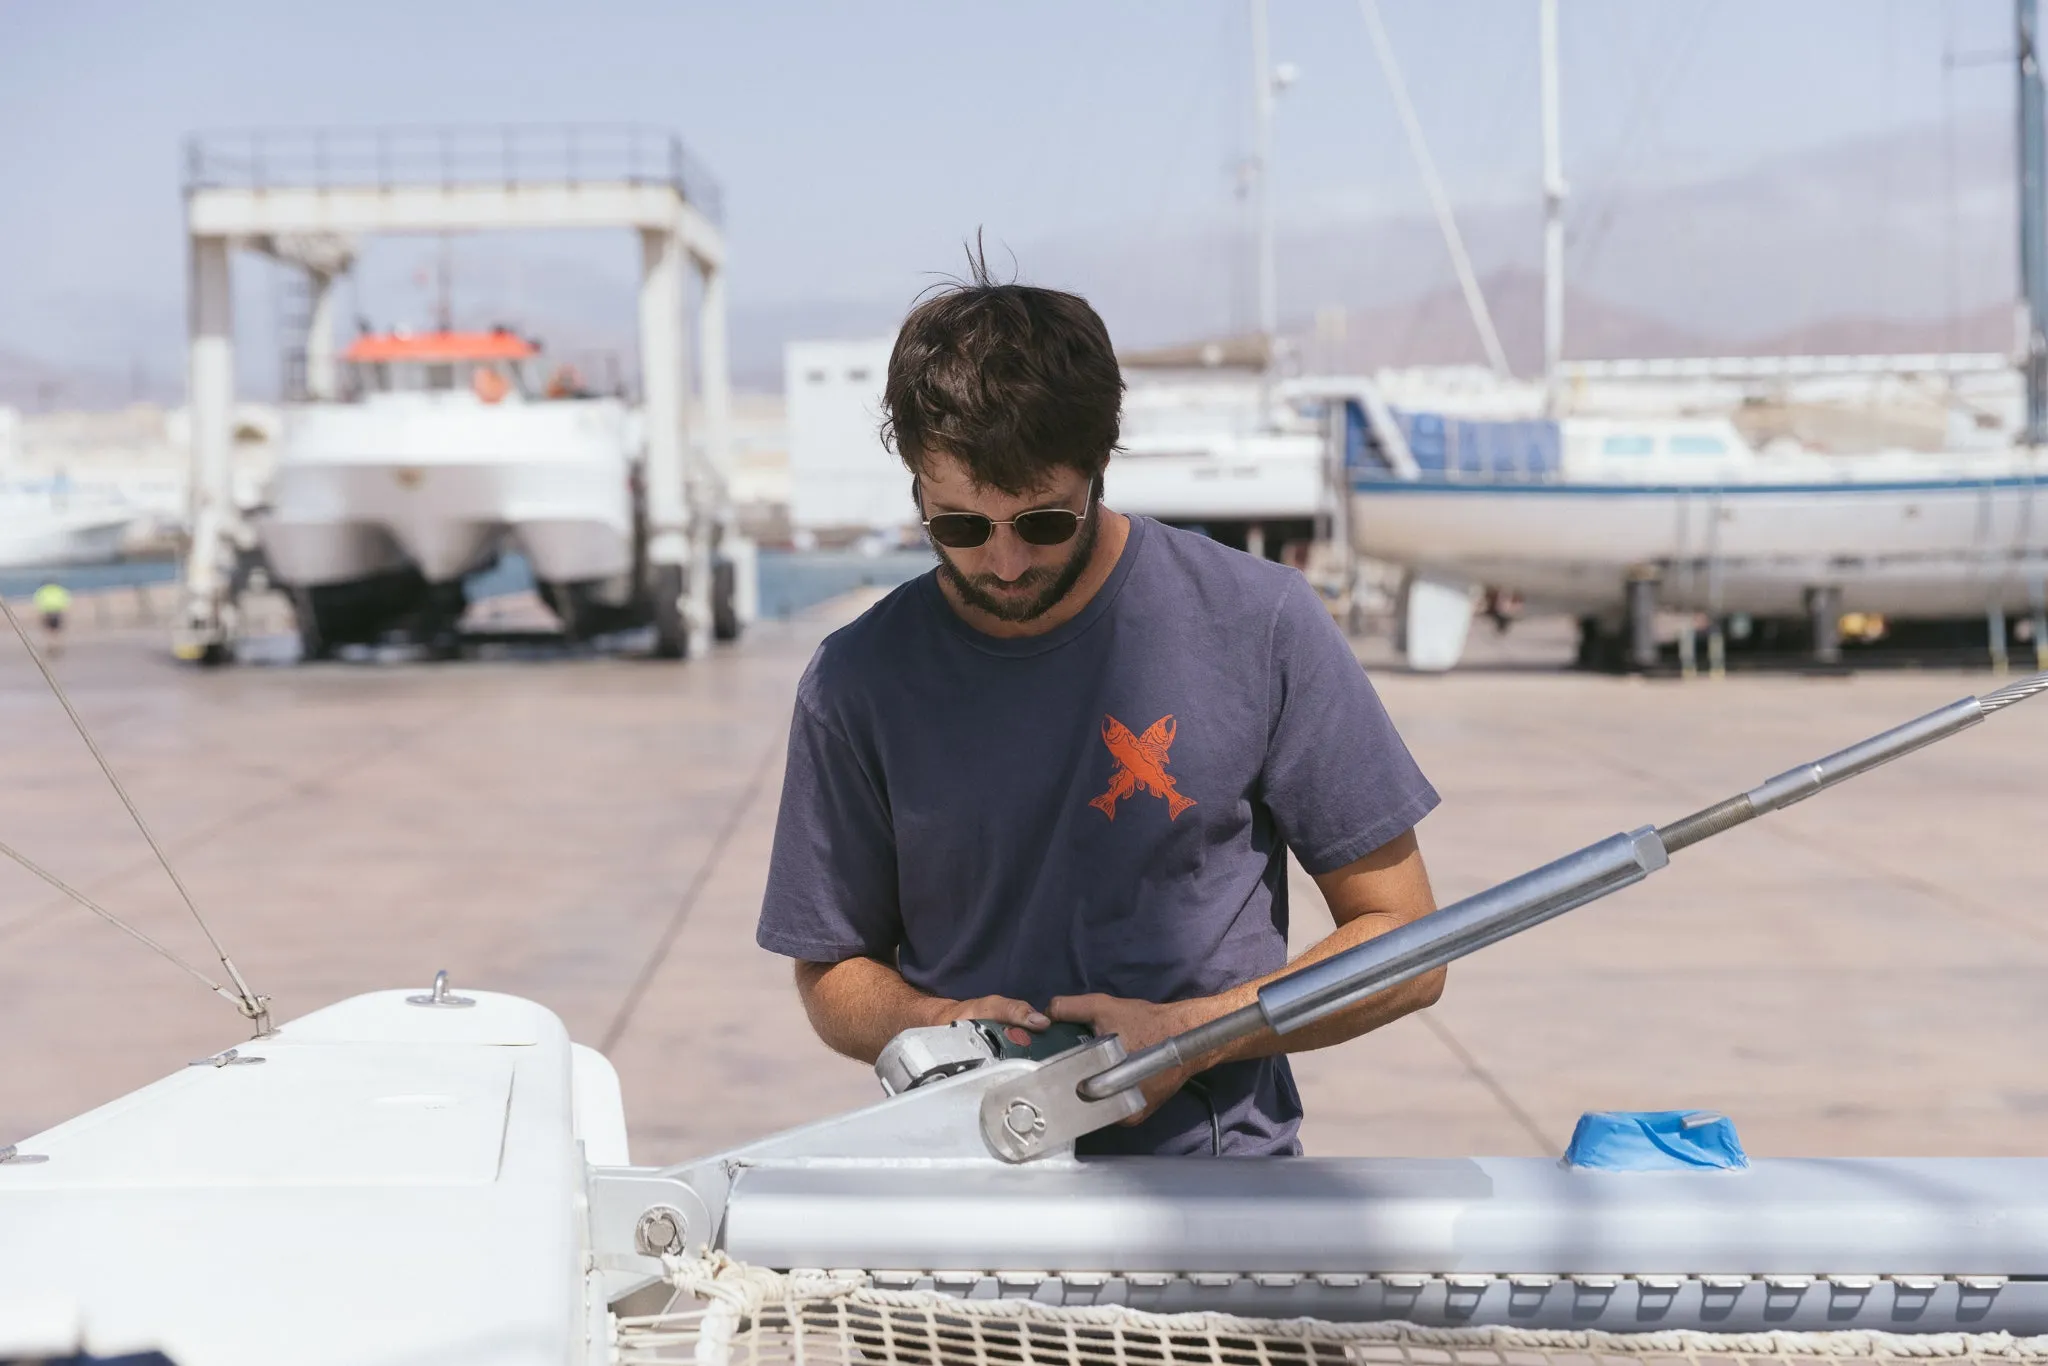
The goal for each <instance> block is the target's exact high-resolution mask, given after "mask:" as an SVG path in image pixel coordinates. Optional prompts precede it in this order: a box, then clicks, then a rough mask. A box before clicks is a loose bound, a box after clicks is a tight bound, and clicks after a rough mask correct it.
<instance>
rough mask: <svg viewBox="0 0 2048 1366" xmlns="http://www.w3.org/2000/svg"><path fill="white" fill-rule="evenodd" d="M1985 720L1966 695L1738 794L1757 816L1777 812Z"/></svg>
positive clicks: (1975, 702)
mask: <svg viewBox="0 0 2048 1366" xmlns="http://www.w3.org/2000/svg"><path fill="white" fill-rule="evenodd" d="M1983 719H1984V708H1983V707H1982V705H1980V704H1979V703H1978V701H1977V699H1976V698H1974V697H1965V698H1964V699H1963V700H1962V701H1960V702H1951V703H1949V704H1948V705H1947V706H1946V707H1943V708H1942V709H1941V710H1939V711H1931V712H1928V713H1927V714H1926V715H1925V716H1920V717H1915V718H1914V719H1913V720H1911V721H1908V722H1907V723H1906V724H1905V725H1903V726H1894V727H1892V728H1891V729H1890V730H1888V731H1886V732H1884V733H1883V734H1882V735H1873V736H1871V737H1870V738H1869V739H1868V740H1859V741H1857V742H1856V743H1855V744H1853V745H1851V746H1849V747H1848V748H1847V749H1843V750H1837V751H1835V752H1834V753H1833V754H1830V755H1828V756H1827V757H1826V758H1825V759H1816V760H1814V761H1813V762H1812V763H1810V764H1801V765H1800V766H1799V767H1798V768H1794V769H1788V770H1786V771H1785V772H1783V773H1780V774H1779V775H1778V776H1777V777H1775V778H1770V779H1766V780H1765V781H1764V782H1762V783H1760V784H1758V785H1757V786H1756V787H1753V788H1751V789H1750V790H1749V791H1748V792H1746V793H1744V794H1743V795H1744V796H1746V797H1748V798H1749V802H1750V805H1752V806H1754V807H1755V808H1756V812H1757V814H1758V815H1762V814H1763V813H1764V812H1766V811H1779V810H1783V809H1784V808H1785V807H1788V806H1790V805H1792V804H1793V803H1794V802H1801V801H1805V800H1806V799H1807V798H1808V797H1811V796H1812V795H1813V794H1814V793H1816V792H1819V791H1820V790H1821V789H1822V788H1826V787H1833V786H1834V785H1835V784H1836V783H1839V782H1842V781H1843V780H1844V779H1848V778H1853V777H1855V776H1856V775H1857V774H1859V773H1868V772H1869V771H1870V770H1871V769H1873V768H1876V767H1877V766H1878V765H1879V764H1883V763H1889V762H1890V761H1891V760H1893V759H1896V758H1898V757H1899V756H1900V755H1902V754H1911V753H1912V752H1913V751H1914V750H1916V749H1919V748H1921V747H1922V746H1924V745H1931V744H1933V743H1934V742H1935V741H1936V740H1942V739H1946V738H1947V737H1949V736H1951V735H1954V734H1955V733H1956V732H1957V731H1959V730H1967V729H1969V728H1970V727H1971V726H1974V725H1976V724H1977V723H1978V722H1979V721H1982V720H1983Z"/></svg>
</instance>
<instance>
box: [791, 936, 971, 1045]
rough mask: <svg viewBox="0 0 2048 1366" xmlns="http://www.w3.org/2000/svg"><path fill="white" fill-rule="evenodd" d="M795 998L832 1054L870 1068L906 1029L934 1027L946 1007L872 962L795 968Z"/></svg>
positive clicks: (849, 961)
mask: <svg viewBox="0 0 2048 1366" xmlns="http://www.w3.org/2000/svg"><path fill="white" fill-rule="evenodd" d="M796 986H797V993H798V994H799V995H800V996H802V997H803V1002H804V1013H805V1014H807V1015H809V1016H810V1017H811V1028H812V1029H814V1030H816V1031H817V1033H818V1037H819V1038H821V1039H823V1040H824V1041H825V1043H826V1045H827V1046H828V1047H830V1048H831V1049H832V1050H833V1051H834V1052H837V1053H844V1054H845V1055H846V1056H847V1057H849V1058H858V1059H860V1061H862V1062H865V1063H872V1062H873V1061H874V1060H875V1059H876V1057H878V1056H879V1055H880V1054H881V1051H882V1048H883V1046H884V1045H885V1044H887V1043H888V1042H889V1040H891V1039H893V1038H895V1037H896V1036H897V1035H898V1034H900V1033H902V1032H903V1031H904V1030H906V1029H912V1028H915V1027H916V1026H918V1025H929V1024H937V1023H939V1016H940V1014H941V1013H942V1012H943V1011H944V1010H945V1008H946V1007H947V1006H949V1005H951V1004H952V1002H950V1001H943V1000H941V999H939V998H938V997H936V996H928V995H926V994H925V993H924V992H922V991H919V990H918V989H917V988H916V987H914V986H912V985H910V983H908V982H906V981H904V980H903V974H901V973H899V972H898V971H896V969H894V968H892V967H890V966H889V965H888V964H886V963H883V962H879V961H877V960H876V959H873V958H849V959H847V960H845V961H844V962H840V963H804V962H799V963H798V964H797V965H796Z"/></svg>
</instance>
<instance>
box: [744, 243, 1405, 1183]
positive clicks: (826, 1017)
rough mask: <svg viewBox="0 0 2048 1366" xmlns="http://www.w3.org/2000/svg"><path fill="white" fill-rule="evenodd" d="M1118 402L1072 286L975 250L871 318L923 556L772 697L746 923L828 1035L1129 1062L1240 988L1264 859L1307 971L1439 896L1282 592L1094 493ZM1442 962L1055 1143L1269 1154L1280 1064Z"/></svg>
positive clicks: (1284, 583)
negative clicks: (1066, 1050)
mask: <svg viewBox="0 0 2048 1366" xmlns="http://www.w3.org/2000/svg"><path fill="white" fill-rule="evenodd" d="M1122 393H1123V381H1122V377H1121V374H1120V372H1119V370H1118V368H1117V363H1116V357H1115V354H1114V352H1113V351H1112V350H1111V347H1110V342H1109V336H1108V333H1107V332H1106V331H1105V329H1104V328H1103V325H1102V321H1101V319H1100V318H1098V317H1097V316H1096V314H1095V311H1094V310H1093V309H1092V308H1090V307H1089V306H1088V304H1087V303H1086V301H1084V300H1082V299H1080V298H1078V297H1077V296H1075V295H1072V294H1063V293H1059V292H1056V291H1052V290H1046V289H1035V288H1028V287H1024V286H1019V285H998V284H994V283H991V282H990V280H989V279H988V277H987V274H986V272H985V270H984V269H982V268H981V266H980V264H979V263H978V262H977V263H976V269H975V273H974V279H973V280H972V281H971V282H968V283H965V284H962V285H959V286H957V287H952V288H948V289H946V290H945V291H943V292H941V293H939V294H937V295H935V296H932V297H928V298H926V299H925V300H924V301H923V302H922V303H920V304H919V305H918V306H917V307H916V308H915V309H913V310H912V312H911V313H910V315H909V317H908V318H907V319H906V320H905V321H904V324H903V328H902V332H901V333H900V335H899V336H898V337H897V340H896V346H895V350H894V352H893V354H892V355H891V356H890V359H889V373H888V379H887V385H886V390H885V395H884V398H885V403H886V406H887V410H888V421H887V426H886V428H885V431H886V433H887V434H888V436H889V437H890V439H891V440H892V442H893V444H894V446H895V448H896V451H897V453H898V454H899V455H900V456H901V457H902V459H903V461H904V463H905V464H906V465H907V466H908V467H909V469H910V471H911V473H912V476H913V495H914V497H915V498H916V500H917V504H918V507H919V510H920V516H921V517H922V519H923V521H924V524H925V527H926V529H927V531H928V533H929V535H930V537H931V540H932V541H933V543H934V544H935V546H936V548H937V550H938V555H939V565H938V568H937V569H936V570H935V571H934V572H933V573H931V574H927V575H925V576H923V577H922V578H919V579H916V580H913V581H912V582H910V583H908V584H906V585H904V586H903V587H901V588H899V589H897V590H896V591H895V592H893V593H891V594H890V595H889V596H888V597H886V598H884V599H883V600H882V601H881V602H879V603H877V604H876V605H875V606H874V607H873V608H871V609H870V610H869V611H867V612H866V613H865V614H863V615H862V616H861V617H860V618H859V620H857V621H855V622H853V623H852V624H851V625H849V626H847V627H845V628H844V629H842V630H840V631H837V632H835V633H834V634H833V635H832V636H831V637H829V638H828V639H827V640H826V641H825V643H824V644H823V645H822V646H820V647H819V649H818V652H817V655H816V657H815V658H814V659H813V660H812V661H811V666H810V668H809V670H808V671H807V672H806V673H805V674H804V677H803V681H802V682H801V684H799V686H798V690H797V700H796V708H795V719H794V722H793V724H792V727H791V732H790V746H789V760H788V769H787V772H786V774H785V777H784V780H783V791H782V808H781V814H780V818H779V820H778V822H777V825H776V831H775V850H774V856H773V860H772V863H771V866H770V871H769V879H768V890H767V896H766V899H765V902H764V904H763V906H762V911H761V920H760V926H759V930H758V933H757V938H758V941H759V942H760V944H761V945H762V947H764V948H767V949H769V950H771V951H773V952H776V953H779V954H784V955H786V956H788V957H790V958H793V959H795V960H796V981H797V988H798V991H799V992H800V993H801V995H802V998H803V1003H804V1007H805V1010H806V1011H807V1012H808V1013H809V1016H810V1019H811V1023H812V1026H813V1027H814V1028H815V1029H816V1030H817V1032H818V1034H819V1036H820V1037H821V1038H822V1039H823V1040H824V1041H825V1042H826V1043H827V1044H829V1045H830V1046H831V1047H833V1048H835V1049H837V1050H838V1051H840V1052H841V1053H845V1054H848V1055H850V1056H852V1057H855V1058H858V1059H861V1060H862V1061H866V1062H872V1061H873V1060H874V1058H875V1056H876V1054H877V1053H879V1052H880V1050H881V1049H882V1046H883V1045H884V1044H886V1043H887V1042H888V1041H889V1040H890V1039H891V1038H892V1037H894V1036H895V1035H896V1034H897V1033H898V1032H899V1031H901V1030H904V1029H908V1028H911V1027H913V1026H917V1025H932V1024H942V1023H945V1022H947V1021H951V1020H958V1019H995V1020H1001V1021H1004V1022H1005V1023H1006V1024H1008V1025H1009V1026H1011V1027H1012V1028H1013V1030H1015V1029H1023V1030H1040V1029H1044V1028H1045V1027H1046V1026H1047V1024H1048V1023H1049V1022H1050V1021H1051V1020H1068V1021H1077V1022H1079V1023H1082V1024H1084V1025H1087V1026H1088V1027H1090V1028H1091V1029H1092V1030H1094V1031H1095V1032H1096V1033H1098V1034H1108V1033H1115V1034H1119V1035H1121V1036H1122V1037H1123V1041H1124V1044H1125V1046H1126V1047H1128V1048H1129V1049H1131V1050H1132V1051H1136V1050H1137V1049H1140V1048H1143V1047H1146V1046H1147V1045H1150V1044H1153V1043H1157V1042H1158V1041H1159V1040H1161V1039H1163V1038H1165V1037H1167V1036H1168V1035H1170V1034H1174V1033H1177V1032H1179V1031H1181V1030H1184V1029H1187V1028H1189V1027H1191V1026H1193V1025H1195V1024H1198V1023H1201V1022H1202V1021H1205V1020H1209V1019H1213V1018H1214V1017H1216V1016H1218V1015H1221V1014H1224V1013H1225V1012H1227V1011H1229V1010H1231V1009H1234V1008H1236V1007H1238V1006H1240V1005H1243V1004H1246V1003H1247V1002H1249V1001H1251V1000H1252V999H1253V998H1254V995H1255V991H1256V987H1257V985H1258V984H1259V983H1260V982H1262V981H1264V980H1266V979H1268V978H1270V977H1272V976H1275V975H1276V974H1277V973H1278V971H1279V970H1280V969H1281V968H1282V967H1283V965H1284V962H1285V958H1286V946H1287V911H1288V907H1287V877H1286V874H1287V869H1286V852H1287V850H1288V849H1290V848H1291V849H1292V850H1293V851H1294V853H1295V855H1296V857H1297V858H1299V859H1300V861H1301V863H1302V866H1303V867H1304V868H1305V869H1306V870H1307V871H1308V872H1309V873H1310V874H1311V875H1313V876H1314V877H1315V880H1316V883H1317V886H1318V887H1319V888H1320V889H1321V890H1322V893H1323V896H1324V897H1325V898H1326V899H1327V901H1328V902H1329V905H1330V910H1331V913H1332V915H1333V917H1334V918H1335V920H1336V922H1337V928H1336V930H1335V931H1334V932H1333V933H1332V934H1330V935H1329V936H1328V937H1327V938H1325V939H1323V940H1322V941H1321V942H1320V943H1318V944H1317V945H1315V946H1314V947H1313V948H1312V949H1311V950H1309V952H1308V953H1307V954H1305V955H1304V956H1303V959H1302V961H1308V960H1311V959H1315V958H1321V957H1326V956H1328V955H1329V954H1332V953H1335V952H1337V951H1339V950H1341V949H1345V948H1348V947H1350V946H1351V945H1353V944H1357V943H1359V942H1361V941H1363V940H1365V939H1369V938H1371V937H1372V936H1374V935H1377V934H1381V933H1384V932H1385V931H1387V930H1389V929H1392V928H1394V927H1395V926H1397V925H1400V924H1403V923H1406V922H1407V921H1409V920H1412V919H1414V918H1415V917H1417V916H1419V915H1423V914H1426V913H1427V912H1429V911H1430V910H1432V909H1434V903H1433V901H1432V899H1431V896H1430V890H1429V880H1428V877H1427V875H1426V874H1425V872H1424V870H1423V865H1422V856H1421V854H1420V853H1419V852H1418V851H1417V848H1416V843H1415V837H1414V834H1413V827H1414V825H1415V823H1416V822H1417V821H1418V820H1419V819H1421V817H1422V816H1423V815H1424V814H1426V813H1427V812H1428V811H1429V810H1430V809H1431V808H1432V807H1434V806H1435V805H1436V802H1437V795H1436V793H1435V791H1434V790H1433V789H1432V788H1431V787H1430V785H1429V783H1428V782H1427V781H1426V780H1425V779H1424V778H1423V776H1422V774H1421V773H1420V772H1419V771H1418V770H1417V768H1416V766H1415V764H1414V762H1413V760H1411V759H1410V758H1409V756H1408V752H1407V750H1406V748H1405V747H1404V746H1403V745H1402V743H1401V740H1400V738H1399V737H1398V736H1397V735H1396V734H1395V732H1394V729H1393V726H1392V725H1391V723H1390V722H1389V721H1388V720H1387V717H1386V713H1385V712H1384V710H1382V708H1381V706H1380V703H1379V700H1378V698H1377V697H1376V696H1375V694H1374V692H1373V690H1372V687H1371V685H1370V684H1369V683H1368V682H1367V681H1366V678H1365V674H1364V671H1363V670H1361V669H1360V668H1359V666H1358V664H1357V662H1356V660H1355V659H1354V658H1353V657H1352V654H1351V652H1350V649H1349V647H1348V646H1347V645H1346V643H1345V641H1344V639H1343V637H1342V635H1341V634H1340V633H1339V632H1338V630H1337V628H1336V626H1335V625H1334V623H1332V621H1331V620H1330V617H1329V613H1328V612H1327V611H1326V610H1325V609H1324V607H1323V605H1322V603H1321V601H1320V600H1319V599H1318V598H1317V596H1316V594H1315V592H1314V591H1313V590H1312V589H1311V588H1310V587H1309V586H1308V584H1307V582H1306V581H1305V580H1304V579H1303V578H1302V576H1301V575H1300V574H1299V573H1297V572H1295V571H1294V570H1292V569H1288V568H1286V567H1284V566H1280V565H1274V564H1269V563H1266V562H1264V561H1262V560H1258V559H1254V558H1253V557H1251V556H1249V555H1244V554H1241V553H1239V552H1237V551H1234V550H1229V549H1225V548H1223V547H1220V546H1218V545H1216V544H1215V543H1213V542H1211V541H1209V540H1207V539H1205V538H1203V537H1201V536H1197V535H1194V534H1192V533H1189V532H1185V531H1179V530H1175V529H1173V528H1171V527H1167V526H1164V525H1162V524H1160V523H1157V522H1153V521H1150V520H1147V519H1145V518H1142V517H1127V516H1125V515H1123V514H1121V513H1117V512H1114V511H1112V510H1110V509H1109V508H1107V507H1105V506H1104V505H1103V503H1102V472H1103V469H1104V467H1105V466H1106V465H1107V463H1108V461H1109V458H1110V453H1111V451H1112V450H1113V449H1114V448H1115V446H1116V442H1117V434H1118V415H1119V410H1120V407H1121V402H1122ZM1442 981H1443V978H1442V974H1441V973H1437V974H1433V975H1431V976H1428V977H1424V978H1418V979H1416V980H1415V981H1413V982H1410V983H1408V984H1406V985H1404V986H1401V987H1397V988H1395V989H1393V990H1391V991H1388V992H1386V993H1384V994H1382V995H1380V996H1378V997H1374V998H1373V999H1371V1000H1368V1001H1365V1002H1363V1003H1361V1004H1360V1005H1358V1006H1357V1007H1355V1008H1353V1009H1351V1010H1350V1011H1348V1012H1346V1013H1344V1014H1342V1015H1339V1016H1336V1017H1333V1018H1332V1019H1330V1020H1327V1021H1325V1022H1323V1023H1322V1024H1321V1025H1319V1026H1316V1027H1311V1028H1309V1029H1305V1030H1302V1031H1299V1032H1298V1033H1295V1034H1291V1035H1289V1036H1287V1037H1286V1038H1285V1039H1281V1038H1279V1037H1277V1036H1274V1035H1272V1034H1266V1035H1264V1036H1262V1037H1260V1038H1257V1039H1254V1040H1251V1041H1249V1042H1247V1043H1245V1044H1243V1045H1239V1046H1236V1047H1233V1048H1230V1049H1227V1050H1225V1051H1223V1052H1220V1053H1217V1054H1214V1055H1212V1056H1210V1057H1207V1058H1203V1059H1201V1060H1199V1067H1198V1068H1196V1067H1191V1068H1187V1069H1184V1070H1182V1071H1181V1072H1179V1073H1176V1074H1170V1075H1168V1076H1166V1077H1163V1078H1160V1079H1158V1080H1157V1081H1155V1082H1154V1083H1153V1084H1152V1085H1151V1086H1149V1087H1148V1088H1147V1091H1146V1098H1147V1100H1148V1101H1149V1102H1150V1108H1149V1109H1148V1110H1147V1111H1146V1112H1145V1113H1144V1114H1143V1115H1141V1116H1139V1117H1137V1118H1136V1119H1135V1120H1133V1121H1131V1122H1130V1123H1128V1124H1126V1125H1125V1126H1122V1127H1111V1128H1109V1129H1105V1130H1102V1131H1099V1132H1097V1133H1095V1134H1091V1135H1089V1136H1088V1137H1087V1138H1085V1139H1083V1140H1082V1142H1081V1143H1080V1145H1079V1149H1080V1151H1081V1152H1083V1153H1161V1154H1208V1153H1215V1154H1219V1155H1222V1154H1230V1155H1255V1154H1291V1153H1297V1152H1299V1151H1300V1145H1299V1143H1298V1142H1297V1140H1296V1137H1295V1132H1296V1129H1297V1127H1298V1126H1299V1123H1300V1120H1301V1101H1300V1097H1299V1095H1298V1094H1297V1093H1296V1091H1295V1087H1294V1082H1293V1077H1292V1074H1291V1073H1290V1072H1289V1070H1288V1067H1287V1063H1286V1061H1285V1059H1284V1057H1282V1056H1281V1054H1282V1053H1284V1052H1287V1051H1294V1050H1299V1049H1306V1048H1317V1047H1322V1046H1324V1045H1327V1044H1332V1043H1336V1042H1339V1041H1340V1040H1343V1039H1347V1038H1350V1037H1353V1036H1355V1035H1357V1034H1359V1033H1362V1032H1364V1031H1366V1030H1369V1029H1374V1028H1377V1027H1378V1026H1380V1025H1383V1024H1385V1023H1387V1022H1388V1021H1390V1020H1393V1019H1395V1018H1397V1017H1399V1016H1401V1015H1404V1014H1406V1013H1408V1012H1409V1011H1412V1010H1416V1009H1419V1008H1421V1007H1423V1006H1426V1005H1428V1004H1430V1003H1431V1002H1432V1001H1434V1000H1435V999H1436V998H1437V995H1438V993H1439V992H1440V991H1441V989H1442Z"/></svg>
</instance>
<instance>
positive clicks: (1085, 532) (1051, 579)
mask: <svg viewBox="0 0 2048 1366" xmlns="http://www.w3.org/2000/svg"><path fill="white" fill-rule="evenodd" d="M1101 524H1102V517H1101V507H1100V503H1099V500H1097V499H1094V498H1091V499H1089V500H1088V516H1087V517H1086V519H1084V520H1083V521H1082V523H1081V529H1080V531H1079V532H1077V533H1075V536H1074V552H1073V554H1071V555H1069V556H1067V562H1066V563H1065V564H1063V565H1061V566H1060V567H1059V568H1057V569H1053V568H1049V567H1044V568H1038V569H1027V570H1025V571H1024V572H1023V573H1022V574H1020V575H1019V576H1018V577H1016V578H1014V579H1007V580H1005V579H999V578H997V577H996V576H995V575H993V574H976V575H974V576H972V577H970V576H968V575H966V574H963V573H962V572H961V571H960V566H958V565H956V564H954V563H953V557H952V556H951V555H948V554H947V553H946V548H945V547H944V546H942V545H938V544H934V545H933V546H932V549H934V550H936V551H938V552H939V572H940V573H941V574H943V575H945V576H946V582H948V583H950V584H952V585H953V591H954V592H956V593H958V594H959V595H960V600H961V601H962V602H964V603H966V604H967V605H968V606H969V607H972V608H974V609H975V610H976V611H978V612H986V613H987V614H988V615H990V616H992V617H994V618H995V619H996V620H997V621H1036V620H1037V619H1038V618H1040V617H1042V616H1044V615H1045V614H1046V613H1047V612H1049V611H1051V610H1052V608H1053V606H1054V604H1056V603H1058V602H1059V601H1060V600H1061V599H1062V598H1064V597H1066V596H1067V594H1069V593H1071V592H1073V591H1074V585H1075V584H1077V583H1079V582H1080V581H1081V576H1082V575H1083V574H1085V573H1087V572H1088V564H1089V562H1090V561H1091V560H1093V559H1094V558H1095V534H1096V530H1097V528H1098V527H1100V526H1101Z"/></svg>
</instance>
